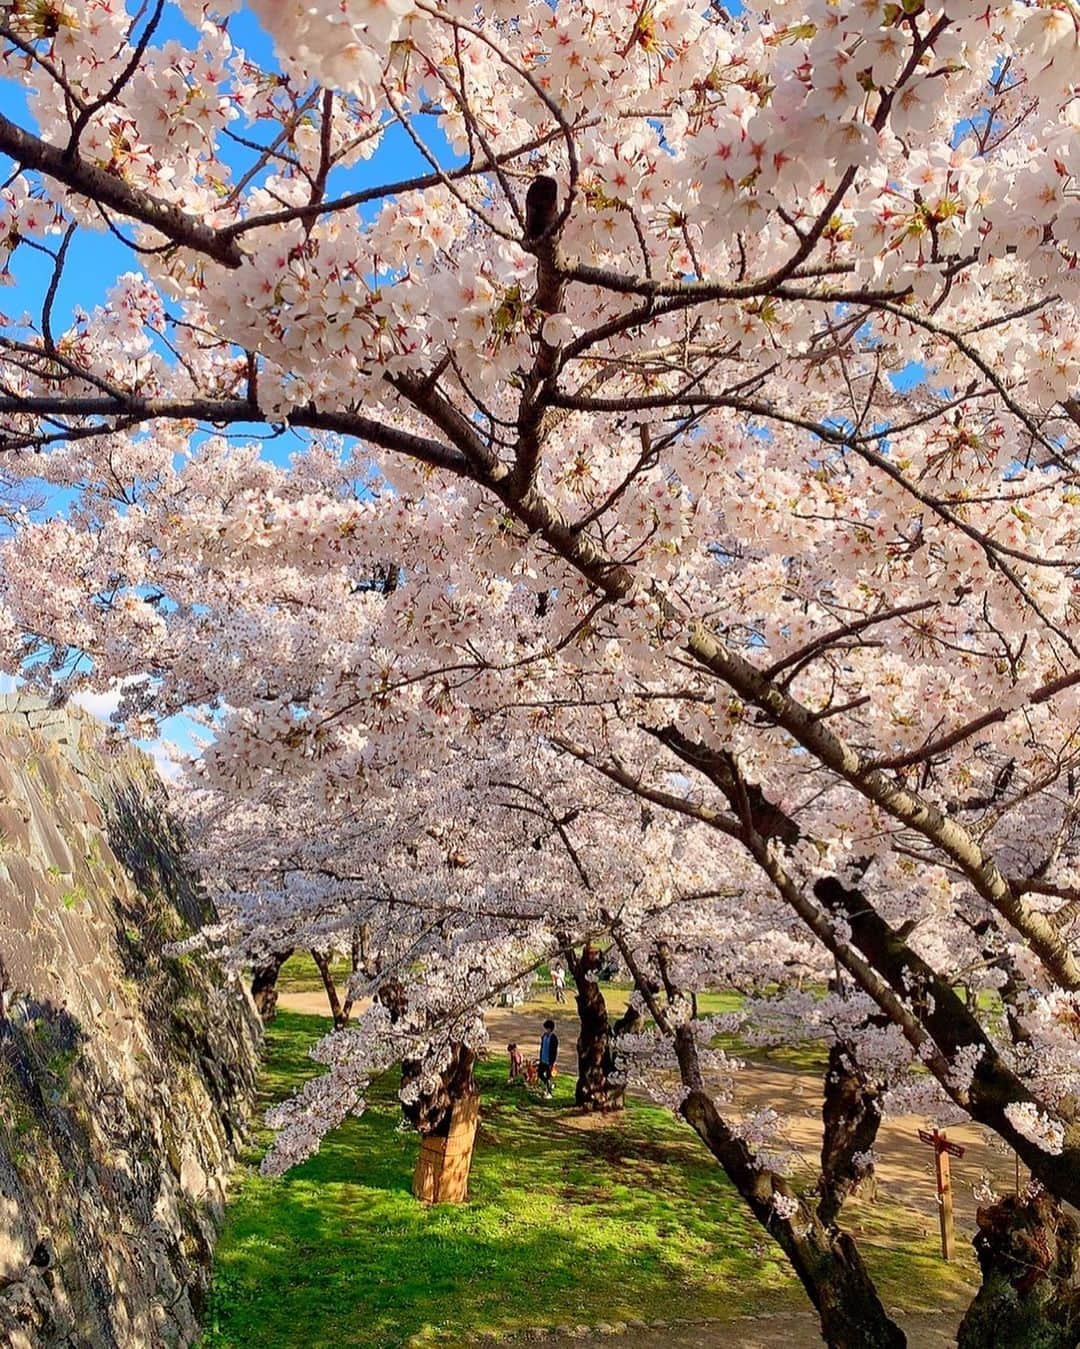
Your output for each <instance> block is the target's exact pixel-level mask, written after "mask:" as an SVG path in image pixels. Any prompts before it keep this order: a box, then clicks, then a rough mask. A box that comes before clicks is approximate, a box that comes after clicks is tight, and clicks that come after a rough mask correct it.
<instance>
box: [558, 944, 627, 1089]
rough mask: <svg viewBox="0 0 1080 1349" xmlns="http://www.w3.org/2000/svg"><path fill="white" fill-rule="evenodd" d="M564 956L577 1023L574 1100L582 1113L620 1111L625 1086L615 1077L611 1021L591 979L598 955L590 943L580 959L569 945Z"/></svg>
mask: <svg viewBox="0 0 1080 1349" xmlns="http://www.w3.org/2000/svg"><path fill="white" fill-rule="evenodd" d="M564 955H565V957H566V963H567V965H568V966H569V968H570V972H571V974H572V975H573V976H574V990H575V1001H576V1002H577V1012H578V1020H579V1021H580V1023H581V1031H580V1033H579V1035H578V1040H577V1058H578V1075H577V1084H576V1086H575V1088H574V1101H575V1103H576V1104H577V1105H578V1106H579V1107H580V1108H581V1109H582V1110H591V1111H614V1110H622V1108H623V1106H624V1105H625V1097H626V1086H625V1084H624V1083H622V1082H620V1081H618V1080H616V1077H615V1050H614V1045H613V1039H614V1036H613V1032H612V1027H611V1020H610V1018H609V1016H608V1009H607V1003H606V1002H605V1000H604V994H603V992H602V991H601V988H600V985H599V983H598V982H597V980H596V977H595V976H596V971H597V970H598V969H599V968H600V964H601V961H602V959H603V955H602V952H601V951H600V950H599V949H598V948H597V947H595V946H593V945H592V943H591V942H586V944H585V946H584V948H583V950H582V952H581V955H580V957H579V956H577V955H576V954H575V953H574V949H573V947H572V946H570V945H569V944H567V945H566V946H564ZM590 975H592V977H591V978H590V977H589V976H590Z"/></svg>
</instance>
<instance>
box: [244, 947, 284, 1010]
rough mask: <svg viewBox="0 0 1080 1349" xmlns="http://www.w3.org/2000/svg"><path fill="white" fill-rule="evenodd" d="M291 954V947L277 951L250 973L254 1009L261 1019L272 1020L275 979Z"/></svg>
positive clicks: (274, 1008) (275, 990)
mask: <svg viewBox="0 0 1080 1349" xmlns="http://www.w3.org/2000/svg"><path fill="white" fill-rule="evenodd" d="M291 955H292V949H291V948H290V949H289V950H288V951H278V952H277V953H276V954H275V955H273V956H271V957H270V959H269V960H268V961H267V962H266V964H265V965H259V966H258V967H257V968H256V969H254V970H253V971H252V974H251V996H252V998H253V999H254V1000H255V1010H256V1011H257V1012H258V1013H259V1016H260V1017H262V1019H263V1021H273V1019H274V1017H275V1016H276V1015H277V999H278V993H277V979H278V975H279V974H280V973H281V967H282V965H284V964H285V962H286V960H288V958H289V957H290V956H291Z"/></svg>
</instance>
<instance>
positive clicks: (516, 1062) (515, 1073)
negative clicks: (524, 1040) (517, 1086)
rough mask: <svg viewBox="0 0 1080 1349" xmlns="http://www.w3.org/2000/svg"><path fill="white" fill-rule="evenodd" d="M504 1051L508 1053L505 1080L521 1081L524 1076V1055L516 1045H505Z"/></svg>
mask: <svg viewBox="0 0 1080 1349" xmlns="http://www.w3.org/2000/svg"><path fill="white" fill-rule="evenodd" d="M506 1052H507V1053H508V1054H509V1055H510V1072H509V1075H508V1076H507V1079H506V1080H507V1082H521V1081H524V1078H525V1055H524V1054H522V1052H521V1050H520V1049H519V1048H518V1047H517V1045H507V1046H506Z"/></svg>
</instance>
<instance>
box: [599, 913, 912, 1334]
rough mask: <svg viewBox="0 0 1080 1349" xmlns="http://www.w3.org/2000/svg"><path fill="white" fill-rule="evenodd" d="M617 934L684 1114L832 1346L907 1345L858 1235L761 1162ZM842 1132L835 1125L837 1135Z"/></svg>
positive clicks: (690, 1036) (661, 955)
mask: <svg viewBox="0 0 1080 1349" xmlns="http://www.w3.org/2000/svg"><path fill="white" fill-rule="evenodd" d="M616 941H617V942H618V943H619V949H620V950H621V951H622V954H623V958H624V959H625V960H626V963H627V965H628V966H629V967H630V972H631V974H632V975H633V976H634V982H635V984H636V985H637V988H638V990H639V992H640V993H641V994H642V995H643V996H644V997H645V999H646V1001H647V1003H648V1005H649V1009H650V1011H651V1012H652V1014H653V1016H654V1018H655V1019H656V1022H657V1024H658V1025H659V1026H660V1027H661V1028H662V1029H665V1030H667V1031H668V1032H669V1033H670V1034H671V1035H672V1038H673V1043H674V1049H675V1057H676V1060H677V1061H678V1065H679V1076H680V1078H681V1080H682V1083H683V1086H684V1088H685V1089H686V1096H685V1098H684V1099H683V1102H682V1104H681V1106H680V1107H679V1109H680V1113H681V1114H682V1116H683V1118H684V1119H685V1120H686V1122H687V1123H688V1124H689V1125H690V1126H691V1128H692V1129H693V1130H694V1132H695V1133H696V1134H697V1135H698V1137H699V1138H700V1139H701V1141H702V1142H703V1143H704V1144H705V1146H706V1147H707V1148H708V1149H709V1151H710V1152H711V1153H712V1155H713V1156H714V1157H715V1158H716V1160H717V1161H718V1162H719V1163H720V1165H721V1166H722V1167H723V1168H724V1171H725V1172H726V1174H727V1176H728V1179H729V1180H730V1181H731V1183H732V1184H733V1185H734V1186H735V1188H736V1190H737V1191H738V1192H739V1194H740V1195H741V1196H742V1198H743V1199H744V1200H745V1202H746V1204H747V1205H748V1207H749V1208H750V1211H751V1212H752V1213H753V1215H754V1217H755V1218H756V1219H757V1220H758V1222H759V1223H760V1224H761V1225H762V1227H763V1228H764V1229H765V1230H766V1231H767V1232H768V1233H769V1234H770V1235H771V1236H772V1237H773V1238H774V1239H775V1240H776V1241H777V1243H778V1244H779V1245H780V1247H781V1249H782V1250H783V1252H784V1254H785V1255H786V1256H787V1258H788V1260H789V1261H790V1262H791V1266H792V1268H793V1269H794V1270H795V1273H796V1274H797V1275H798V1277H799V1280H800V1282H801V1283H802V1285H803V1287H804V1288H805V1289H806V1292H807V1294H808V1295H809V1297H810V1300H811V1302H813V1304H814V1306H815V1308H816V1309H817V1312H818V1316H819V1318H820V1321H821V1332H822V1335H823V1337H824V1339H825V1343H826V1344H827V1345H828V1346H829V1349H905V1346H906V1345H907V1337H906V1336H905V1335H904V1332H903V1331H902V1330H901V1329H900V1327H899V1326H898V1325H896V1323H895V1322H893V1321H892V1320H890V1319H889V1316H888V1315H887V1313H886V1311H885V1308H884V1307H883V1306H882V1304H881V1299H880V1298H879V1297H878V1293H877V1289H876V1288H875V1287H874V1281H873V1279H872V1278H871V1276H870V1272H869V1270H868V1269H867V1268H866V1265H865V1264H864V1263H863V1260H862V1256H861V1255H860V1254H859V1250H858V1247H857V1246H856V1244H855V1242H854V1240H853V1239H852V1238H851V1236H850V1235H849V1234H848V1233H847V1232H844V1231H841V1230H840V1229H838V1228H837V1227H836V1226H835V1225H834V1224H826V1223H824V1222H822V1220H821V1218H820V1217H819V1216H818V1215H817V1214H816V1213H814V1212H813V1211H812V1210H811V1209H810V1208H809V1207H808V1206H807V1204H806V1203H805V1201H804V1200H803V1199H802V1198H801V1197H800V1196H798V1195H797V1194H795V1192H794V1191H793V1190H792V1188H791V1186H790V1185H789V1184H788V1182H787V1181H786V1180H785V1179H784V1178H783V1177H782V1176H780V1175H778V1174H777V1173H776V1172H774V1171H771V1170H770V1169H769V1168H768V1167H766V1166H763V1165H762V1164H761V1162H760V1161H759V1160H758V1158H757V1157H756V1156H755V1154H754V1153H753V1151H752V1150H751V1149H750V1147H749V1145H748V1144H747V1143H746V1141H745V1140H744V1139H742V1138H740V1137H739V1136H738V1135H737V1134H736V1133H735V1132H734V1130H733V1129H732V1128H731V1127H730V1125H729V1124H728V1123H727V1121H726V1120H725V1119H724V1118H723V1116H722V1115H721V1114H720V1112H719V1110H717V1108H716V1105H715V1103H714V1101H713V1099H712V1097H711V1096H710V1095H709V1094H708V1092H707V1091H706V1090H705V1087H704V1081H703V1078H702V1073H701V1065H700V1062H699V1060H698V1052H697V1044H696V1042H695V1039H694V1032H693V1029H692V1028H691V1027H690V1026H688V1025H686V1024H679V1025H674V1026H673V1025H672V1024H671V1022H670V1021H669V1020H668V1019H667V1017H666V1016H665V1013H664V1009H663V1008H662V1007H661V1005H660V1003H659V1002H658V1000H657V997H656V995H655V993H654V992H653V987H652V986H651V985H650V982H649V978H648V976H647V975H646V974H645V972H644V971H643V970H641V969H640V967H639V966H638V965H637V963H636V961H635V960H634V959H633V955H632V953H631V951H630V948H629V947H628V946H627V945H626V943H625V942H622V941H620V940H619V938H618V937H616ZM656 958H657V962H658V964H659V968H660V975H661V979H662V981H663V986H664V988H665V990H666V991H667V995H668V997H669V999H670V998H674V997H676V996H677V994H678V992H679V990H678V989H677V988H675V987H674V986H673V984H672V982H671V978H670V974H669V962H668V958H667V955H666V952H665V944H664V943H658V944H657V947H656ZM841 1113H842V1112H841ZM842 1132H843V1131H840V1130H834V1134H836V1135H837V1137H839V1134H840V1133H842ZM833 1150H836V1151H838V1152H841V1151H842V1149H839V1148H838V1147H837V1145H836V1144H834V1145H832V1146H831V1151H833ZM837 1207H838V1205H837Z"/></svg>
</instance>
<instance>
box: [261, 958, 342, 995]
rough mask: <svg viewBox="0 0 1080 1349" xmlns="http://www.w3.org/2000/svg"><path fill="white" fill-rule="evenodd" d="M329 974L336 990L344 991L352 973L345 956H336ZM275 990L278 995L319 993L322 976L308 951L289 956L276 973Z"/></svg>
mask: <svg viewBox="0 0 1080 1349" xmlns="http://www.w3.org/2000/svg"><path fill="white" fill-rule="evenodd" d="M330 973H331V974H332V975H333V976H334V982H335V983H336V984H337V986H338V988H340V989H342V990H344V988H345V983H346V981H347V979H348V978H349V975H350V974H351V973H352V965H351V964H350V963H349V961H348V959H347V958H346V957H345V956H338V957H336V958H335V959H334V960H332V961H331V962H330ZM277 990H278V992H279V993H321V992H322V991H323V981H322V976H321V975H320V974H319V967H318V966H317V965H316V964H315V962H314V960H312V958H311V954H310V952H308V951H297V952H296V953H295V955H291V956H290V957H289V958H288V960H286V962H285V964H284V965H282V967H281V969H280V970H279V971H278V978H277Z"/></svg>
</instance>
